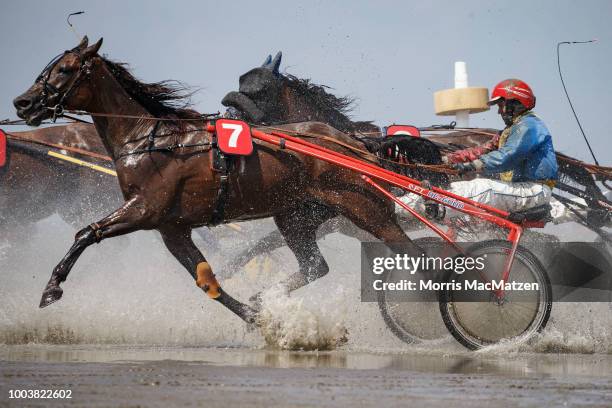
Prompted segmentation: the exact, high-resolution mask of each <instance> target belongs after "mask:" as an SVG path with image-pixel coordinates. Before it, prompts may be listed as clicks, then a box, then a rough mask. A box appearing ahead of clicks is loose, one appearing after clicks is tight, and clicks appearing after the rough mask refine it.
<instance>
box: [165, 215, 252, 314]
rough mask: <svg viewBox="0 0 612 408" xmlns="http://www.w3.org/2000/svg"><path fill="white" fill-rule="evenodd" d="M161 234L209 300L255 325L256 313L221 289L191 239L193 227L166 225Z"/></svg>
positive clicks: (167, 245) (169, 248)
mask: <svg viewBox="0 0 612 408" xmlns="http://www.w3.org/2000/svg"><path fill="white" fill-rule="evenodd" d="M159 232H160V233H161V234H162V239H163V240H164V244H166V247H167V248H168V250H169V251H170V252H171V253H172V255H174V257H175V258H176V259H177V260H178V261H179V262H180V263H181V264H182V265H183V266H184V267H185V269H187V271H188V272H189V274H190V275H191V276H192V277H193V279H194V280H195V283H196V285H197V286H198V287H199V288H200V289H202V290H203V291H204V293H206V294H207V295H208V297H209V298H211V299H214V300H216V301H217V302H219V303H221V304H222V305H223V306H225V307H227V308H228V309H229V310H231V311H232V312H234V313H235V314H236V315H237V316H238V317H240V318H241V319H242V320H244V321H245V322H247V323H249V324H252V323H255V319H256V315H257V313H256V311H255V310H254V309H252V308H251V307H249V306H247V305H245V304H244V303H242V302H239V301H238V300H236V299H234V298H233V297H232V296H230V295H229V294H228V293H227V292H225V291H224V290H223V289H221V285H219V282H217V278H216V277H215V274H214V273H213V272H212V268H211V267H210V265H209V263H208V262H207V261H206V258H204V255H202V253H201V252H200V250H199V249H198V248H197V247H196V246H195V244H194V243H193V240H192V239H191V227H189V226H181V225H164V226H163V227H161V228H160V229H159Z"/></svg>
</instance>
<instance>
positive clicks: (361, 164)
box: [207, 119, 523, 298]
mask: <svg viewBox="0 0 612 408" xmlns="http://www.w3.org/2000/svg"><path fill="white" fill-rule="evenodd" d="M221 120H223V119H221ZM217 122H218V121H217ZM244 128H245V129H249V126H248V125H247V124H246V123H245V124H244ZM207 130H208V131H209V132H214V131H215V125H214V124H213V123H210V122H209V125H208V127H207ZM250 131H251V132H250V134H251V135H252V137H253V138H255V139H258V140H261V141H263V142H266V143H270V144H273V145H276V146H279V147H280V148H281V149H287V150H291V151H294V152H298V153H302V154H305V155H308V156H312V157H315V158H317V159H320V160H323V161H326V162H328V163H332V164H335V165H338V166H340V167H343V168H346V169H349V170H354V171H356V172H358V173H360V174H361V177H362V179H363V180H364V181H366V182H367V183H369V184H371V185H372V186H374V187H375V188H376V189H377V190H378V191H380V192H381V193H382V194H384V195H385V196H386V197H387V198H389V199H391V200H393V201H395V202H396V203H397V204H398V205H400V206H401V207H402V208H404V209H405V210H406V211H408V212H409V213H410V214H412V215H414V216H415V217H416V218H417V219H418V220H419V221H421V222H422V223H424V224H425V225H427V226H428V227H429V228H431V229H432V230H433V231H434V232H435V233H436V234H438V235H439V236H440V237H442V238H443V239H444V240H445V241H447V242H449V243H450V244H452V245H454V246H455V247H457V246H456V243H455V240H454V238H453V236H451V234H450V233H446V232H444V231H443V230H442V229H440V228H439V227H438V226H436V225H435V224H433V223H432V222H431V221H429V220H428V219H427V218H425V217H423V216H422V215H421V214H419V213H417V212H416V211H415V210H414V209H412V208H410V207H409V206H408V205H406V204H405V203H403V202H402V201H401V200H399V199H398V198H397V197H395V196H394V195H393V194H391V193H390V192H388V191H387V190H386V189H384V188H383V187H382V186H381V185H380V184H378V183H376V182H375V181H374V180H372V179H377V180H379V181H382V182H385V183H388V184H392V185H394V186H396V187H399V188H401V189H404V190H407V191H410V192H412V193H415V194H417V195H420V196H421V197H424V198H425V199H427V200H431V201H434V202H437V203H439V204H442V205H444V206H446V207H451V208H453V209H455V210H457V211H459V212H462V213H465V214H468V215H471V216H474V217H477V218H480V219H484V220H486V221H489V222H491V223H494V224H496V225H498V226H500V227H503V228H506V229H508V230H509V233H508V236H507V239H508V241H510V242H512V249H511V250H510V253H509V254H508V259H507V260H506V264H505V266H504V272H503V274H502V280H503V281H504V282H506V281H507V280H508V277H509V276H510V269H511V268H512V263H513V261H514V256H515V253H516V249H517V247H518V244H519V240H520V239H521V235H522V233H523V228H522V227H521V226H520V225H518V224H515V223H513V222H512V221H510V220H508V219H507V218H508V216H509V215H510V213H508V212H507V211H502V210H500V209H498V208H495V207H491V206H489V205H486V204H482V203H478V202H476V201H472V200H470V199H468V198H465V197H462V196H459V195H456V194H453V193H451V192H449V191H446V190H443V189H440V188H437V187H432V188H431V189H428V188H425V187H424V186H423V185H422V184H421V183H420V182H419V181H418V180H415V179H412V178H410V177H407V176H404V175H401V174H398V173H394V172H392V171H390V170H387V169H384V168H382V167H379V166H377V165H375V164H371V163H367V162H365V161H362V160H359V159H355V158H353V157H349V156H346V155H344V154H341V153H338V152H335V151H333V150H330V149H327V148H325V147H322V146H319V145H316V144H313V143H309V142H306V141H304V140H302V139H300V138H297V137H294V136H290V135H287V134H284V133H281V132H271V133H265V132H262V131H260V130H257V129H250ZM460 251H461V252H463V251H462V250H460ZM495 294H496V295H497V297H498V298H503V290H500V291H496V292H495Z"/></svg>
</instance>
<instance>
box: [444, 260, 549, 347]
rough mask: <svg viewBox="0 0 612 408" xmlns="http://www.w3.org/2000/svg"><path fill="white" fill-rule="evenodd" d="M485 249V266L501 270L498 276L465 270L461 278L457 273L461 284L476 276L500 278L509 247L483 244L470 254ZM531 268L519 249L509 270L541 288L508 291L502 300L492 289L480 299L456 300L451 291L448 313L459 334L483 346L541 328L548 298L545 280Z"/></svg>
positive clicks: (513, 277)
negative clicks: (545, 293)
mask: <svg viewBox="0 0 612 408" xmlns="http://www.w3.org/2000/svg"><path fill="white" fill-rule="evenodd" d="M483 253H486V254H487V260H486V263H487V264H488V266H489V268H487V269H486V270H487V271H498V272H497V274H498V275H497V276H490V275H491V272H488V273H487V275H486V276H484V277H483V276H475V275H474V273H468V272H466V273H465V274H464V275H461V276H460V278H456V277H455V280H456V281H461V282H462V284H464V283H465V281H466V280H474V279H476V280H478V281H486V280H491V279H495V280H499V279H500V278H501V271H503V265H504V262H505V259H506V257H507V253H508V249H505V248H495V249H493V251H491V248H482V250H480V251H479V250H476V251H474V252H473V253H471V255H472V256H479V255H481V254H483ZM532 268H533V267H532V266H531V263H530V262H529V260H527V259H525V258H524V257H523V256H522V254H521V253H520V252H517V253H516V256H515V259H514V263H513V265H512V270H511V272H510V281H515V282H524V283H537V284H538V285H539V286H540V290H539V291H532V292H518V291H506V292H505V298H504V301H503V302H501V303H500V302H498V301H497V300H496V299H495V297H494V296H493V295H492V294H491V293H488V294H483V298H482V299H478V300H479V301H477V302H460V301H454V299H453V293H452V292H451V293H450V294H449V295H450V298H449V299H448V300H449V302H448V305H447V307H448V308H449V317H450V318H451V320H452V323H453V326H454V327H455V329H456V330H457V331H458V332H459V334H460V335H461V336H462V337H464V338H466V339H469V341H471V342H472V343H474V344H476V345H480V346H481V345H487V344H493V343H497V342H499V341H500V340H502V339H511V338H516V337H522V336H526V337H528V336H530V335H531V334H533V332H534V331H536V330H538V329H539V328H540V326H541V322H542V320H543V319H544V316H545V308H546V307H545V305H546V301H547V299H543V297H542V295H541V292H542V289H543V288H544V286H545V285H546V282H544V281H543V279H542V277H541V276H539V274H538V273H537V272H535V271H534V270H533V269H532ZM485 297H486V298H485Z"/></svg>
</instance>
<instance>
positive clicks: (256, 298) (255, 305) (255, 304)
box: [249, 292, 262, 313]
mask: <svg viewBox="0 0 612 408" xmlns="http://www.w3.org/2000/svg"><path fill="white" fill-rule="evenodd" d="M249 303H250V304H251V308H252V309H253V311H255V313H259V312H261V308H262V300H261V292H258V293H256V294H254V295H253V296H251V297H250V298H249Z"/></svg>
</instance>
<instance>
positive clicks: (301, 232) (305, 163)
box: [14, 38, 422, 322]
mask: <svg viewBox="0 0 612 408" xmlns="http://www.w3.org/2000/svg"><path fill="white" fill-rule="evenodd" d="M101 45H102V40H100V41H98V42H97V43H96V44H94V45H91V46H88V43H87V38H84V39H83V41H82V42H81V43H80V44H79V45H78V46H77V47H75V48H74V49H72V50H69V51H66V52H64V53H63V54H61V55H60V56H58V57H57V58H56V59H54V60H53V61H52V63H50V64H49V65H48V66H47V67H46V68H45V69H44V70H43V73H42V74H41V75H40V76H39V77H38V79H37V80H36V82H35V83H34V84H33V85H32V86H31V87H30V88H29V89H28V90H27V91H26V92H25V93H23V94H22V95H21V96H19V97H17V98H16V99H15V100H14V105H15V107H16V109H17V113H18V115H19V116H20V117H21V118H23V119H25V120H26V121H27V122H28V124H30V125H38V124H39V123H40V122H41V121H42V120H43V119H45V118H48V117H50V116H51V115H52V114H53V112H52V109H50V108H53V109H54V110H55V111H57V110H58V109H67V110H85V111H87V112H90V113H91V115H92V117H93V120H94V123H95V126H96V130H97V132H98V134H99V136H100V138H101V139H102V141H103V143H104V145H105V147H106V149H107V150H108V153H109V154H110V155H111V157H112V158H113V160H114V162H115V167H116V170H117V174H118V179H119V183H120V186H121V190H122V192H123V195H124V198H125V203H124V204H123V205H122V206H121V207H120V208H118V209H117V210H116V211H114V212H113V213H111V214H110V215H108V216H107V217H104V218H103V219H101V220H99V221H97V222H94V223H92V224H91V225H89V226H87V227H85V228H83V229H82V230H81V231H79V232H78V233H77V234H76V237H75V241H74V243H73V245H72V247H71V248H70V250H69V251H68V253H67V254H66V255H65V257H64V258H63V259H62V260H61V261H60V263H59V264H58V265H57V266H56V267H55V269H54V270H53V273H52V275H51V278H50V280H49V282H48V283H47V286H46V287H45V289H44V292H43V296H42V299H41V302H40V306H41V307H45V306H48V305H50V304H51V303H53V302H55V301H58V300H59V299H60V298H61V297H62V293H63V291H62V289H61V288H60V284H61V283H62V282H63V281H65V280H66V278H67V277H68V274H69V272H70V270H71V269H72V268H73V266H74V265H75V263H76V261H77V259H78V258H79V256H80V255H81V254H82V253H83V251H84V250H85V249H86V248H87V247H89V246H90V245H92V244H93V243H97V242H100V241H102V240H104V239H107V238H111V237H115V236H119V235H123V234H128V233H131V232H134V231H138V230H151V229H156V230H158V231H159V232H160V233H161V235H162V238H163V240H164V243H165V245H166V247H167V248H168V250H169V251H170V252H171V253H172V255H173V256H174V257H175V258H176V259H177V260H178V261H179V262H180V263H181V264H182V265H183V266H184V267H185V269H187V271H188V272H189V274H190V275H191V276H192V277H193V278H194V280H195V281H196V284H197V286H198V287H200V288H201V289H202V290H203V291H204V292H206V294H207V295H208V296H209V297H210V298H213V299H215V300H217V301H218V302H220V303H221V304H223V305H224V306H225V307H227V308H228V309H230V310H231V311H232V312H234V313H235V314H237V315H238V316H240V317H241V318H242V319H243V320H245V321H247V322H253V321H254V320H255V317H256V312H255V310H254V309H252V308H251V307H249V306H248V305H246V304H243V303H241V302H239V301H238V300H236V299H234V298H233V297H231V296H230V295H229V294H228V293H227V292H225V291H224V290H222V289H221V287H220V285H219V283H218V282H217V280H216V278H215V275H214V274H213V272H212V268H211V266H210V265H209V263H208V262H207V261H206V258H205V257H204V255H202V253H201V252H200V251H199V250H198V248H197V247H196V246H195V245H194V243H193V241H192V239H191V230H192V228H193V227H197V226H202V225H206V224H209V223H211V222H212V221H213V212H214V209H215V207H216V202H217V191H218V188H219V185H220V176H219V174H218V173H216V172H214V171H213V170H212V169H211V157H210V155H209V153H210V152H209V149H210V140H211V139H210V138H211V135H210V134H209V133H207V132H206V130H205V126H204V123H203V121H202V119H201V116H200V115H199V114H197V113H196V112H194V111H192V110H188V109H185V108H179V107H177V105H179V104H180V105H181V106H184V103H185V99H183V98H181V96H182V94H181V89H178V88H176V87H172V86H171V85H170V84H169V83H167V82H160V83H154V84H146V83H143V82H140V81H138V80H136V79H135V78H134V77H133V76H132V75H131V74H130V73H129V72H128V71H127V70H126V68H125V67H124V66H122V65H121V64H118V63H114V62H111V61H109V60H108V59H105V58H103V57H101V56H99V55H98V50H99V49H100V47H101ZM156 118H157V119H156ZM300 126H301V127H300V129H299V130H300V131H309V132H319V133H321V132H326V133H327V134H328V136H329V137H331V138H344V139H343V140H342V142H343V143H345V144H347V145H350V144H352V145H353V146H355V147H357V148H362V147H363V146H362V145H360V144H359V143H357V142H356V141H354V140H352V139H350V138H346V137H345V136H344V135H343V134H338V133H337V132H336V133H334V132H333V129H331V128H329V127H328V126H326V125H323V124H316V123H315V124H302V125H300ZM152 132H154V133H155V134H156V138H154V140H153V141H154V142H155V143H154V144H153V145H151V143H150V138H149V137H148V136H149V135H151V134H152ZM157 141H159V142H157ZM314 142H315V143H318V144H321V145H324V146H326V147H329V148H333V149H336V150H338V151H341V152H342V153H345V154H350V155H355V153H353V152H352V151H351V150H350V149H345V148H342V147H339V146H338V145H337V144H334V143H329V142H324V141H317V140H315V141H314ZM156 143H157V144H156ZM229 185H230V188H229V192H230V194H229V198H228V202H227V204H226V208H225V212H224V214H225V218H224V220H223V221H225V222H227V221H230V220H236V219H255V218H262V217H270V216H272V217H274V221H275V222H276V225H277V226H278V228H279V230H280V231H281V233H282V234H283V236H284V238H285V240H286V241H287V243H288V245H289V247H290V248H291V250H292V251H293V253H294V254H295V255H296V257H297V259H298V263H299V266H300V271H299V272H298V273H296V274H294V275H292V276H290V277H289V279H288V280H287V281H286V282H285V283H286V284H287V286H288V288H289V289H290V290H291V289H296V288H298V287H300V286H303V285H305V284H307V283H309V282H310V281H312V280H313V279H314V278H316V277H319V276H322V275H324V274H325V273H327V271H328V266H327V264H326V262H325V260H324V259H323V256H322V255H321V252H320V251H319V248H318V246H317V244H316V241H315V231H316V229H317V228H318V227H319V225H320V224H321V223H323V222H324V221H326V220H328V219H329V218H331V217H334V216H336V215H343V216H345V217H346V218H348V219H349V220H351V221H352V222H353V223H355V224H356V225H357V226H358V227H359V228H362V229H364V230H366V231H368V232H370V233H371V234H372V235H374V236H375V237H376V238H378V239H380V240H382V241H384V242H385V243H387V245H388V246H389V247H391V248H394V249H401V250H402V251H405V252H406V253H409V254H414V255H416V254H420V253H421V252H422V251H421V250H420V249H419V248H418V247H417V246H416V245H414V244H413V243H412V241H411V240H410V239H409V238H408V237H407V236H406V234H405V233H404V232H403V231H402V229H401V228H400V227H399V225H398V223H397V221H396V218H395V213H394V208H393V205H392V204H390V203H389V202H388V201H387V200H386V199H385V198H384V197H383V196H382V195H381V194H380V193H379V192H378V191H377V190H375V189H374V188H373V187H371V186H369V185H367V184H364V183H363V182H362V180H361V178H360V177H359V176H358V175H357V174H355V173H353V172H349V171H346V170H343V169H339V168H337V167H335V166H333V165H328V164H326V163H321V162H320V161H317V160H316V159H314V158H311V157H305V156H303V155H299V154H296V153H293V152H289V151H286V150H279V149H278V148H277V147H275V146H272V145H268V144H266V143H263V142H257V143H255V146H254V151H253V154H252V155H250V156H248V157H246V159H245V163H244V172H243V173H242V174H237V172H234V173H232V174H231V176H230V181H229Z"/></svg>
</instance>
